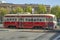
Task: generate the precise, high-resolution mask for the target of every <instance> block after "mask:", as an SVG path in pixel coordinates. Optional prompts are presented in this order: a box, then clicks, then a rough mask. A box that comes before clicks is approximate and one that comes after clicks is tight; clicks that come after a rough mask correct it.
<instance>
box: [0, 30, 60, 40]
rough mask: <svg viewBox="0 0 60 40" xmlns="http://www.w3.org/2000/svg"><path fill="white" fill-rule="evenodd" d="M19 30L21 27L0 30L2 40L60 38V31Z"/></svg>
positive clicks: (54, 39) (51, 39)
mask: <svg viewBox="0 0 60 40" xmlns="http://www.w3.org/2000/svg"><path fill="white" fill-rule="evenodd" d="M18 30H20V29H17V30H15V29H14V30H13V29H11V30H10V29H9V31H8V30H5V31H4V30H0V40H59V38H60V33H59V32H41V31H38V32H37V31H36V32H35V31H33V32H32V31H30V32H26V31H25V32H24V31H18ZM21 30H26V29H21ZM28 30H29V29H28Z"/></svg>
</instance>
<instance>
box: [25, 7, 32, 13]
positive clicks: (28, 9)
mask: <svg viewBox="0 0 60 40" xmlns="http://www.w3.org/2000/svg"><path fill="white" fill-rule="evenodd" d="M24 11H25V12H29V13H32V7H31V6H27V7H26V8H25V10H24Z"/></svg>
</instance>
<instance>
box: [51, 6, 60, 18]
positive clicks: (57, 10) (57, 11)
mask: <svg viewBox="0 0 60 40" xmlns="http://www.w3.org/2000/svg"><path fill="white" fill-rule="evenodd" d="M51 13H52V14H54V15H56V16H57V18H60V6H53V7H52V8H51Z"/></svg>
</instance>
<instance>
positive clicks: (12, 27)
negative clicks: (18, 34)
mask: <svg viewBox="0 0 60 40" xmlns="http://www.w3.org/2000/svg"><path fill="white" fill-rule="evenodd" d="M8 28H10V29H16V26H8Z"/></svg>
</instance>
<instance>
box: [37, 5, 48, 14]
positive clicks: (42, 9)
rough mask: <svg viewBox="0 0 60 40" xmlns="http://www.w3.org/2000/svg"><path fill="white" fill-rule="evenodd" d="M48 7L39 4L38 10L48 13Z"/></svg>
mask: <svg viewBox="0 0 60 40" xmlns="http://www.w3.org/2000/svg"><path fill="white" fill-rule="evenodd" d="M46 11H47V9H46V6H44V5H38V10H37V12H38V13H39V14H40V13H46Z"/></svg>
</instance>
